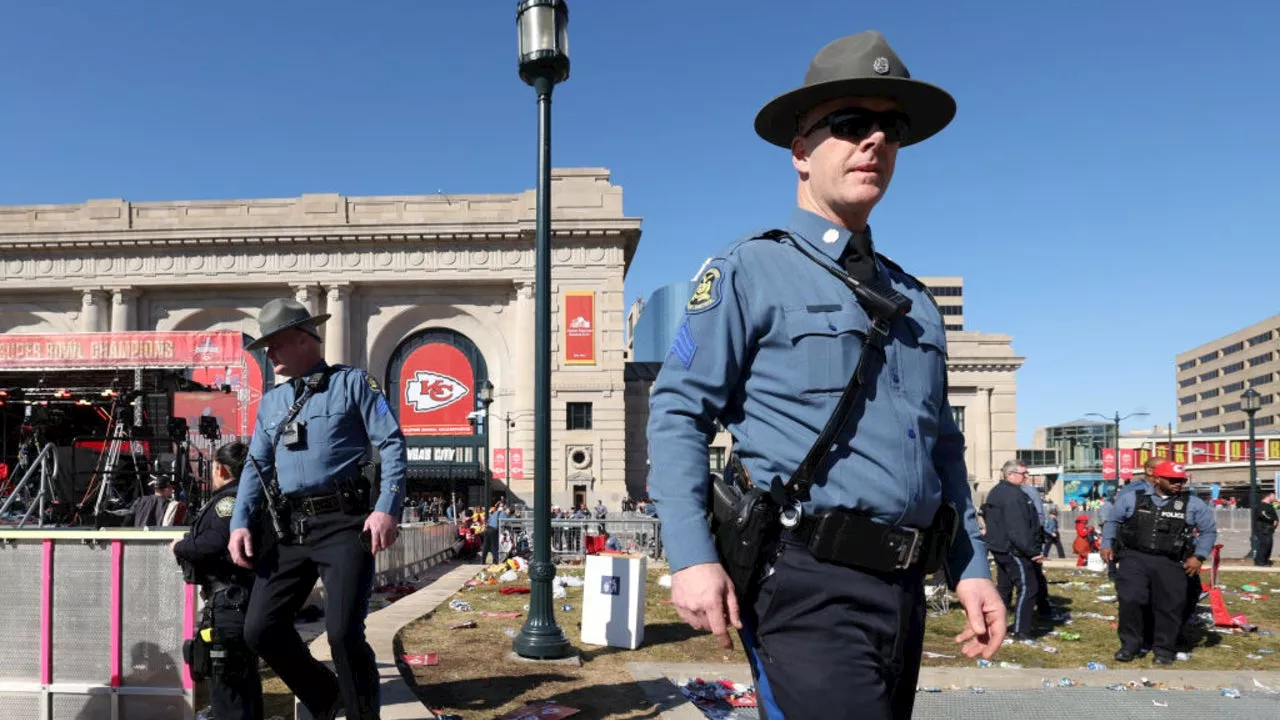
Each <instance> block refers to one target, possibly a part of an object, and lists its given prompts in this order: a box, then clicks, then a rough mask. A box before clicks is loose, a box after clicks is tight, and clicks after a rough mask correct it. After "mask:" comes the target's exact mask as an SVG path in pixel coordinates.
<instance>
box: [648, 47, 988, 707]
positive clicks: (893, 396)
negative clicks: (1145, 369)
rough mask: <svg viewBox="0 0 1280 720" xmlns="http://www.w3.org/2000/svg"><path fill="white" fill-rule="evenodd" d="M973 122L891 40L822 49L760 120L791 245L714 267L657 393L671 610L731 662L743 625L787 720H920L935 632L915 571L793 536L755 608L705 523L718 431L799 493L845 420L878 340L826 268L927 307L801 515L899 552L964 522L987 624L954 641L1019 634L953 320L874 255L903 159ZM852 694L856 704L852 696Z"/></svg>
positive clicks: (906, 322) (893, 350)
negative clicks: (827, 516)
mask: <svg viewBox="0 0 1280 720" xmlns="http://www.w3.org/2000/svg"><path fill="white" fill-rule="evenodd" d="M954 112H955V105H954V101H953V100H952V99H951V96H950V95H948V94H947V93H946V92H944V91H942V90H940V89H938V88H936V87H934V86H932V85H927V84H925V83H922V82H919V81H916V80H912V79H910V77H909V75H908V73H907V71H906V68H905V67H904V66H903V64H902V62H901V60H900V59H899V58H898V56H897V55H896V54H895V53H894V52H893V50H892V49H891V48H890V47H889V45H888V43H887V42H886V41H885V39H884V37H883V36H882V35H881V34H880V33H877V32H865V33H861V34H858V35H854V36H849V37H846V38H842V39H840V40H837V41H835V42H833V43H831V44H829V45H828V46H826V47H825V48H823V49H822V50H821V51H820V52H819V54H818V56H817V57H816V58H815V59H814V61H813V63H812V64H811V65H810V69H809V73H808V75H807V77H806V79H805V84H804V86H803V87H801V88H800V89H798V90H795V91H792V92H789V93H786V94H785V95H782V96H780V97H779V98H777V99H775V100H774V101H772V102H771V103H769V104H768V105H766V106H765V108H764V109H762V110H761V111H760V113H759V115H758V116H757V118H756V131H757V133H758V134H760V135H761V137H763V138H764V139H765V140H766V141H768V142H770V143H772V144H774V145H778V146H781V147H784V148H789V149H790V154H791V162H792V165H793V166H794V168H795V170H796V172H797V174H798V196H797V204H798V206H799V207H798V208H797V209H796V211H795V212H794V214H793V215H792V217H791V220H790V221H789V222H788V223H787V225H786V231H787V232H788V233H789V234H790V236H791V238H790V239H785V238H784V239H782V240H778V241H775V240H774V239H756V236H757V235H758V234H757V233H752V234H751V235H749V236H747V237H746V238H744V239H742V240H740V241H738V242H735V243H733V244H731V245H729V246H728V247H726V248H724V249H723V250H721V251H720V252H718V253H717V254H716V255H715V257H714V258H713V259H712V260H711V261H710V262H709V263H708V264H707V265H706V266H705V267H704V268H703V270H702V271H701V273H700V282H699V284H698V287H697V289H696V290H695V292H694V295H693V297H692V298H690V300H689V302H688V303H687V306H686V313H685V317H684V320H683V324H682V325H681V326H680V328H679V331H678V332H677V334H676V338H675V341H674V342H673V345H672V348H671V351H670V353H669V355H668V357H667V358H666V361H665V362H664V364H663V367H662V370H661V372H660V373H659V376H658V378H657V380H656V382H655V384H654V387H653V392H652V396H651V415H650V421H649V426H648V443H649V447H650V451H649V457H650V461H651V467H650V472H649V489H650V494H651V496H652V497H653V499H654V501H655V502H656V505H657V508H658V515H659V517H660V518H661V520H662V536H663V538H662V539H663V543H664V546H665V547H666V552H667V556H668V559H669V562H670V567H671V571H672V602H673V604H674V605H675V607H676V609H677V611H678V612H679V614H680V617H681V618H682V619H684V620H685V621H686V622H687V623H689V624H690V625H691V626H692V627H694V628H695V629H701V630H710V631H711V632H712V633H714V634H715V635H716V636H717V638H718V639H719V640H720V642H721V644H722V645H723V646H725V647H730V646H731V645H732V640H731V639H730V636H729V628H736V629H738V630H739V631H740V634H741V637H742V641H743V644H744V647H745V649H746V650H747V652H748V656H749V657H750V659H751V661H752V670H753V673H754V675H755V678H756V683H757V691H758V697H759V698H760V703H759V710H760V711H761V713H762V715H764V716H767V717H768V718H769V720H777V719H778V718H784V717H785V718H814V717H824V718H845V717H856V718H859V719H860V720H879V719H881V718H906V717H910V715H911V709H912V706H913V703H914V697H915V685H916V678H917V674H918V671H919V664H920V655H921V646H922V640H923V634H924V621H925V612H924V607H925V606H924V599H923V594H922V586H923V581H924V572H923V570H922V566H921V563H919V562H917V561H916V559H915V558H911V557H905V558H901V559H900V560H899V563H900V564H899V565H894V562H889V563H888V565H890V566H892V569H887V570H883V571H881V570H869V569H864V568H860V567H858V566H857V560H858V559H857V558H851V559H850V562H849V563H842V564H836V563H834V562H824V561H820V560H818V559H817V558H816V557H815V556H814V555H812V554H810V552H809V550H808V546H807V545H806V544H804V543H803V542H802V541H800V540H799V538H798V536H796V535H795V534H794V533H792V532H791V531H784V532H783V535H782V537H781V538H780V539H779V542H778V543H777V546H776V547H771V548H770V552H768V553H767V554H766V555H765V557H764V565H762V567H761V569H760V576H761V577H762V578H763V579H762V580H760V581H759V582H756V583H754V585H755V587H753V588H750V589H740V590H746V592H745V594H744V596H743V597H744V603H745V606H744V607H739V605H738V599H737V597H736V596H735V588H734V587H733V584H732V581H731V580H730V578H729V576H728V574H727V573H726V572H725V570H724V568H723V567H722V566H721V565H720V564H719V563H718V556H717V552H716V548H715V544H714V541H713V538H712V536H711V534H710V532H709V531H708V528H707V523H706V519H705V514H706V511H707V496H708V486H709V482H710V481H709V477H708V467H709V464H708V449H707V445H708V442H709V441H710V439H711V438H712V437H713V435H714V433H715V431H716V425H717V423H721V424H723V425H724V426H725V427H726V428H727V429H728V430H729V431H730V433H731V434H732V435H733V437H734V451H735V454H736V455H737V457H738V458H739V459H740V460H741V463H742V466H743V468H744V469H745V471H746V473H747V475H748V476H749V477H750V478H751V481H752V482H753V483H755V484H756V485H757V486H764V487H768V486H769V485H770V479H771V478H773V477H774V476H780V477H782V478H784V479H785V478H788V477H789V476H790V475H791V474H792V473H793V472H794V471H795V470H796V468H797V466H798V465H799V464H800V462H801V459H802V458H803V457H804V456H805V455H806V453H807V451H808V450H809V448H810V447H811V446H812V445H813V444H814V442H815V440H816V438H817V437H818V435H819V433H820V431H821V430H822V428H823V427H824V425H825V424H826V422H827V421H828V419H829V418H830V417H831V416H832V414H833V410H834V409H835V406H836V404H837V401H838V399H839V397H840V396H841V394H842V390H843V389H844V388H845V386H846V383H847V382H848V380H849V378H850V376H851V374H852V373H853V370H854V367H855V365H856V363H857V361H858V358H859V356H860V354H861V348H862V338H863V337H865V336H867V334H868V333H869V332H870V331H871V327H872V321H871V318H870V317H869V316H868V314H867V313H866V312H865V311H864V310H863V309H862V307H860V306H859V304H858V302H857V301H856V300H855V298H854V296H853V293H852V292H850V290H849V288H848V287H847V286H846V285H845V284H844V283H843V282H842V281H841V280H839V279H837V278H836V277H835V276H833V275H832V273H831V272H829V270H828V269H827V268H824V267H821V266H820V265H819V263H822V264H825V265H828V266H830V267H834V268H841V267H843V268H844V269H846V270H847V272H848V273H849V275H850V276H852V277H854V278H855V279H857V280H859V281H860V282H862V283H864V284H867V285H870V284H873V283H875V284H879V285H881V286H891V287H892V289H894V290H896V291H898V292H899V293H901V294H903V295H905V296H906V297H907V298H909V299H910V300H911V301H912V306H911V310H910V314H909V315H907V316H906V317H901V318H899V319H898V320H896V321H894V322H893V324H892V326H891V327H890V329H889V338H888V340H887V341H886V343H885V346H884V349H883V350H876V349H869V350H868V351H867V352H871V353H875V355H874V356H873V357H872V359H871V362H870V363H869V369H868V373H867V374H866V384H867V388H866V390H865V392H864V398H865V402H862V403H859V404H858V406H857V407H855V409H854V411H853V412H852V413H851V414H850V419H849V422H848V424H847V425H846V426H845V431H844V432H843V433H842V434H840V435H838V436H837V440H836V443H835V449H834V450H833V451H832V452H831V453H830V454H829V455H828V456H827V460H826V461H825V463H824V464H823V465H822V466H821V467H819V469H818V472H817V473H816V474H815V476H814V477H815V481H814V484H813V486H812V489H811V493H810V499H809V501H808V502H806V503H805V504H804V505H803V510H804V516H805V517H809V518H813V517H816V516H817V515H818V514H819V513H822V512H823V511H827V510H845V511H850V512H851V513H853V514H856V515H857V516H858V517H859V518H861V522H862V523H863V524H864V525H863V527H864V528H865V527H866V524H867V523H871V524H873V525H874V526H875V527H877V528H880V529H879V530H873V531H872V532H871V534H875V533H883V534H884V535H885V536H889V535H894V534H898V533H902V534H910V533H911V532H912V531H911V530H904V529H906V528H913V529H925V528H930V527H931V525H932V523H933V522H934V520H935V518H936V517H937V516H938V515H939V510H940V508H941V507H942V506H943V504H944V503H946V504H948V505H950V506H952V507H953V508H954V509H955V510H956V511H957V512H958V514H959V517H960V518H961V520H962V523H961V526H962V527H961V528H960V530H959V532H958V533H957V534H956V535H955V539H954V543H953V544H952V545H951V546H950V549H949V552H947V555H948V557H947V563H946V564H947V567H948V569H949V575H950V577H951V578H952V579H953V580H954V581H956V582H957V583H958V584H957V585H956V587H957V593H958V596H959V599H960V602H961V604H962V605H963V606H964V609H965V611H966V612H967V613H968V617H969V622H968V626H967V628H966V629H965V631H964V632H963V633H962V635H961V636H960V637H959V638H958V639H957V640H958V642H960V643H961V644H962V645H963V651H964V652H965V654H967V655H969V656H970V657H976V656H978V655H983V656H985V657H991V656H992V654H994V653H995V651H996V650H997V649H998V647H999V646H1000V643H1001V641H1002V639H1003V637H1004V634H1005V609H1004V605H1003V603H1002V602H1001V601H1000V597H999V595H998V594H997V593H996V590H995V587H994V585H993V584H992V583H991V579H990V568H989V566H988V564H987V552H986V548H985V547H984V545H983V543H982V540H981V535H980V533H979V531H978V526H977V521H976V516H975V514H974V508H973V503H972V499H971V496H970V489H969V486H968V482H967V474H966V469H965V462H964V438H963V436H962V435H961V433H960V431H959V430H958V429H957V427H956V424H955V422H954V419H953V417H952V413H951V407H950V405H949V403H948V401H947V395H946V389H945V387H946V333H945V328H944V326H943V321H942V316H941V314H940V312H939V311H938V309H937V308H936V307H935V305H934V304H933V303H932V302H931V299H930V298H929V296H928V295H927V291H926V290H925V288H924V287H923V286H922V285H921V284H920V283H919V282H918V281H916V280H915V279H914V278H912V277H911V276H909V275H907V274H906V273H905V272H903V271H901V270H900V269H899V268H897V267H896V266H895V265H893V264H892V263H890V262H889V261H887V260H886V259H885V258H883V257H880V256H877V255H876V254H875V252H874V249H873V248H872V245H871V234H870V229H869V228H868V226H867V218H868V215H869V214H870V212H871V209H872V207H874V206H875V204H876V203H877V202H878V201H879V199H880V197H881V196H882V195H883V193H884V191H885V189H886V188H887V186H888V184H889V180H890V177H891V176H892V173H893V166H894V160H895V158H896V157H897V153H898V149H899V148H900V147H902V146H904V145H908V144H911V143H914V142H918V141H920V140H924V139H925V138H927V137H929V136H930V135H933V134H934V133H936V132H938V131H939V130H941V129H942V128H943V127H944V126H945V125H947V124H948V123H949V122H950V120H951V118H952V116H953V115H954ZM774 237H777V235H776V234H775V236H774ZM793 243H801V244H803V247H804V248H805V249H806V250H807V251H808V252H809V253H810V254H811V255H812V256H813V258H812V259H811V258H808V257H806V256H805V255H804V254H802V252H801V251H800V250H798V249H797V245H796V244H793ZM855 424H856V432H855V434H854V435H853V436H852V437H851V436H850V434H849V430H850V428H853V427H855ZM799 527H803V525H801V526H799ZM891 528H892V530H891ZM948 537H949V535H948ZM899 547H901V546H899ZM866 552H876V553H877V554H879V555H881V556H882V557H875V558H871V557H868V556H866V555H865V554H864V555H863V556H862V559H863V560H865V561H867V562H866V564H867V565H884V564H885V562H884V561H885V557H884V556H888V555H889V554H890V553H889V551H887V550H883V551H881V550H879V549H876V550H873V549H871V548H869V547H868V548H866ZM833 690H836V691H838V694H839V696H840V697H842V698H852V700H851V701H849V702H836V701H833V695H832V692H833Z"/></svg>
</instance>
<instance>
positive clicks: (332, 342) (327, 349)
mask: <svg viewBox="0 0 1280 720" xmlns="http://www.w3.org/2000/svg"><path fill="white" fill-rule="evenodd" d="M325 292H326V293H327V296H328V303H327V306H326V307H325V312H327V313H329V314H330V315H331V316H332V317H330V318H329V319H328V320H327V321H326V322H325V324H324V325H322V326H321V327H323V328H324V329H325V333H324V359H325V362H327V363H329V364H330V365H337V364H338V363H345V362H346V361H347V322H348V319H347V305H348V303H349V302H350V299H351V286H350V285H347V284H346V283H340V284H336V285H329V286H328V287H327V288H325Z"/></svg>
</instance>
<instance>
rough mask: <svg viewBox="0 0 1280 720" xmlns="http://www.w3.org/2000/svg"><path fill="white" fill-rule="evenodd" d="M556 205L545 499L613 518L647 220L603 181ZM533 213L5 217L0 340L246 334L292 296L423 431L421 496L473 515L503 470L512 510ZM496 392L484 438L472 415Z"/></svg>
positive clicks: (472, 199)
mask: <svg viewBox="0 0 1280 720" xmlns="http://www.w3.org/2000/svg"><path fill="white" fill-rule="evenodd" d="M552 202H553V210H552V218H553V261H554V267H553V271H552V288H551V292H552V298H553V300H552V304H553V310H552V334H553V338H552V343H551V346H552V353H553V367H552V422H553V426H552V427H553V432H552V453H553V456H552V458H551V467H552V480H553V482H552V487H553V501H554V502H556V503H557V504H560V505H567V504H570V503H572V502H574V501H577V502H580V503H587V504H594V502H595V501H596V500H597V499H602V500H604V501H605V502H606V504H609V505H610V506H611V507H614V508H616V507H617V505H618V503H619V502H620V500H621V499H622V498H623V497H624V495H625V493H626V485H625V461H626V458H625V430H624V421H625V412H624V399H623V396H624V377H623V375H624V363H625V358H624V342H623V327H624V312H625V308H624V296H623V278H624V277H625V275H626V272H627V267H628V266H629V264H630V262H631V259H632V257H633V256H634V254H635V251H636V247H637V245H638V242H639V238H640V224H641V221H640V219H639V218H633V217H628V216H627V215H626V214H625V213H624V212H623V206H622V188H620V187H618V186H616V185H613V184H611V183H610V179H609V172H608V170H606V169H602V168H572V169H556V170H554V171H553V173H552ZM534 205H535V197H534V191H533V190H526V191H524V192H520V193H514V194H501V195H497V194H495V195H464V196H451V195H445V194H436V195H418V196H396V197H344V196H341V195H337V194H318V195H303V196H301V197H296V198H286V199H257V200H227V201H191V202H129V201H125V200H90V201H88V202H85V203H81V204H76V205H36V206H16V207H0V332H3V333H88V332H111V333H122V332H137V331H160V332H164V331H184V330H186V331H191V330H198V331H206V330H237V331H240V332H242V333H243V334H244V335H245V336H246V337H247V338H253V337H256V334H257V332H258V326H257V321H256V317H257V312H258V309H259V308H260V307H261V306H262V304H263V303H264V302H266V301H267V300H269V299H271V298H273V297H281V296H289V297H294V298H296V299H298V300H299V301H301V302H302V303H304V304H306V305H307V306H308V307H309V308H310V309H311V310H312V311H313V312H316V313H330V314H331V315H332V318H331V319H330V320H329V321H328V322H327V323H325V324H324V325H323V328H322V330H323V334H324V339H325V356H326V359H327V360H328V361H329V362H331V363H345V364H349V365H354V366H358V367H363V368H367V369H368V370H369V371H370V372H371V373H372V374H373V375H374V376H375V377H376V378H377V379H378V380H379V381H380V382H381V383H382V384H383V387H384V388H385V389H386V392H387V394H388V397H389V398H390V399H392V400H393V402H392V403H391V404H392V407H393V408H394V410H395V412H397V413H398V414H399V415H401V422H402V425H406V426H409V425H414V426H415V427H417V428H418V432H417V433H416V434H410V433H409V432H408V431H406V435H407V437H408V439H409V444H410V446H411V447H410V456H411V465H412V473H411V478H412V480H411V487H416V488H418V489H420V490H434V491H440V490H447V489H450V488H453V489H456V490H457V491H458V492H460V493H464V497H468V499H470V500H471V501H473V502H479V497H480V493H479V492H478V487H477V486H476V485H475V483H474V477H475V475H476V473H478V472H483V471H482V470H481V469H480V468H481V465H482V464H485V463H487V464H489V465H491V466H493V470H494V475H495V476H496V477H497V478H498V480H497V481H496V482H495V485H494V487H495V489H497V490H499V491H501V490H502V486H503V481H505V478H506V476H507V470H508V468H510V469H511V471H512V472H511V474H512V480H511V491H512V494H513V495H514V496H517V497H519V498H522V499H526V500H529V501H531V500H532V468H533V448H532V444H533V369H534V368H533V354H534V285H533V282H534V220H535V215H534ZM449 348H452V350H450V349H449ZM415 353H420V354H416V355H415ZM459 358H461V359H459ZM424 362H425V363H427V364H426V365H422V363H424ZM431 362H435V363H445V366H444V369H442V366H434V365H431V366H429V365H430V363H431ZM415 363H416V364H415ZM450 363H452V364H450ZM418 365H422V366H421V367H419V366H418ZM450 367H452V368H453V369H454V370H457V372H454V373H453V374H454V375H459V376H461V375H467V377H453V376H451V375H450V374H449V372H447V370H448V368H450ZM458 368H463V370H458ZM3 369H4V367H3V359H0V371H3ZM263 372H264V373H269V369H268V370H264V371H263ZM423 373H425V374H423ZM442 378H443V379H442ZM271 380H274V379H271V378H268V381H271ZM449 380H452V381H454V383H455V384H454V385H452V386H451V385H450V384H449V382H448V381H449ZM459 381H460V382H459ZM484 381H489V382H491V383H492V386H493V402H492V405H491V406H490V407H489V417H490V418H492V422H490V423H488V424H489V426H490V427H489V428H486V427H485V423H484V422H483V420H480V421H479V422H475V420H476V415H474V414H473V413H474V412H475V411H477V410H480V409H481V406H480V405H478V404H477V403H476V402H475V401H476V399H477V397H478V395H479V392H478V390H479V387H480V386H481V384H482V383H484ZM267 387H270V384H267ZM454 396H457V397H454ZM442 402H445V403H446V404H445V405H441V403H442ZM446 412H447V413H451V414H452V416H451V417H450V418H447V419H439V420H432V419H431V417H432V413H434V414H435V415H440V416H441V417H442V414H444V413H446ZM405 413H410V414H413V413H418V414H420V415H422V416H423V417H416V416H415V418H416V419H414V418H409V417H405V416H404V415H405ZM424 417H425V418H426V419H424ZM409 420H412V422H407V421H409ZM486 432H487V435H486ZM486 447H488V449H489V452H488V454H487V455H486V453H485V448H486ZM508 449H510V450H511V452H507V451H508ZM508 458H510V459H511V462H510V463H509V464H508ZM499 459H501V461H502V462H498V460H499ZM468 486H471V487H472V489H471V490H470V491H468V490H467V487H468Z"/></svg>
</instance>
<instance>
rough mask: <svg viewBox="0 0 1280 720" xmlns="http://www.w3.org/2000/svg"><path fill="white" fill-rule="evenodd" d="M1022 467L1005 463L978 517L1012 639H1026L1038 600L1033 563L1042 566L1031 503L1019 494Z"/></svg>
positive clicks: (1038, 584)
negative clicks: (1010, 619) (1009, 617)
mask: <svg viewBox="0 0 1280 720" xmlns="http://www.w3.org/2000/svg"><path fill="white" fill-rule="evenodd" d="M1020 469H1023V470H1025V468H1024V467H1023V466H1022V465H1021V464H1019V463H1018V461H1017V460H1009V461H1007V462H1006V463H1005V464H1004V465H1003V466H1002V467H1001V468H1000V482H999V483H997V484H996V486H995V487H993V488H991V490H990V492H988V493H987V501H986V502H985V503H983V505H982V516H983V517H984V518H985V519H986V521H987V534H986V541H987V547H988V548H989V549H990V550H991V555H992V557H994V558H995V561H996V568H997V569H998V571H999V573H998V576H997V579H996V588H997V590H998V591H999V593H1000V599H1001V600H1003V601H1004V605H1005V607H1006V608H1008V609H1009V612H1011V613H1013V616H1014V625H1013V635H1012V637H1013V639H1014V640H1029V639H1031V637H1032V631H1033V630H1034V629H1035V609H1034V608H1035V606H1036V603H1038V602H1040V596H1041V578H1042V577H1044V575H1043V573H1042V571H1040V569H1039V567H1038V565H1040V563H1042V562H1044V555H1042V554H1041V549H1042V548H1043V547H1044V528H1043V526H1042V525H1041V524H1040V517H1039V515H1037V514H1036V507H1035V503H1033V502H1032V501H1031V497H1030V496H1029V495H1027V493H1025V492H1023V490H1022V487H1021V485H1022V482H1023V479H1024V478H1025V474H1024V473H1023V472H1020ZM1015 590H1016V591H1017V600H1016V602H1015V600H1014V599H1013V597H1014V591H1015Z"/></svg>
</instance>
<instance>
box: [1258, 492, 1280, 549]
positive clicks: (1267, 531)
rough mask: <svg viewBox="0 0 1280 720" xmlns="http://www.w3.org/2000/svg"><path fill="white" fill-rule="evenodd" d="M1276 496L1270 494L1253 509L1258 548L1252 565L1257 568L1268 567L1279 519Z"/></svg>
mask: <svg viewBox="0 0 1280 720" xmlns="http://www.w3.org/2000/svg"><path fill="white" fill-rule="evenodd" d="M1275 501H1276V494H1275V493H1271V494H1269V495H1267V496H1266V497H1264V498H1262V503H1261V504H1260V505H1258V507H1256V508H1254V509H1253V525H1254V531H1255V532H1256V534H1257V536H1258V548H1257V550H1255V551H1254V553H1253V564H1254V565H1257V566H1258V567H1270V565H1271V547H1272V545H1273V544H1274V540H1275V534H1276V525H1280V518H1277V517H1276V506H1275V505H1274V504H1273V503H1274V502H1275Z"/></svg>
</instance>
